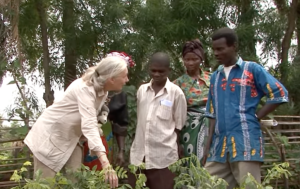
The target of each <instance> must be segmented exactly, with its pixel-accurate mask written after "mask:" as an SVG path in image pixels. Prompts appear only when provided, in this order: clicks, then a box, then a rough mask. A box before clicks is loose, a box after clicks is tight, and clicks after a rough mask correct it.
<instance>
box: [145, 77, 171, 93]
mask: <svg viewBox="0 0 300 189" xmlns="http://www.w3.org/2000/svg"><path fill="white" fill-rule="evenodd" d="M152 83H153V80H152V79H151V81H150V82H149V83H148V84H147V88H146V90H149V89H151V90H153V88H152ZM170 85H171V82H170V80H169V78H167V82H166V84H165V86H164V87H163V88H164V89H166V91H167V92H169V91H170V87H171V86H170Z"/></svg>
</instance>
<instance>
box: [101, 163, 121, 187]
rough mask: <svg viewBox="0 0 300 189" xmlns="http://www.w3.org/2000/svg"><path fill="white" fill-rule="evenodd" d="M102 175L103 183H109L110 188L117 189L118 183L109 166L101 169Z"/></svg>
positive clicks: (114, 173) (113, 171)
mask: <svg viewBox="0 0 300 189" xmlns="http://www.w3.org/2000/svg"><path fill="white" fill-rule="evenodd" d="M103 170H104V174H105V181H106V182H109V184H110V188H117V187H118V185H119V183H118V176H117V174H116V172H115V170H114V169H113V168H112V166H111V165H110V164H108V165H106V166H105V167H103Z"/></svg>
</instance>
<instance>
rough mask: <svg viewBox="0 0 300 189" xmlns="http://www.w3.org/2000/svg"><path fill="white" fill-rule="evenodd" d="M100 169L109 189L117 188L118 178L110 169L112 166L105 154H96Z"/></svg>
mask: <svg viewBox="0 0 300 189" xmlns="http://www.w3.org/2000/svg"><path fill="white" fill-rule="evenodd" d="M97 156H98V158H99V160H100V162H101V165H102V168H103V170H104V174H105V181H106V182H109V184H110V187H111V188H117V187H118V185H119V183H118V176H117V174H116V172H115V170H114V169H113V168H112V166H111V165H110V163H109V161H108V159H107V156H106V154H105V153H101V154H99V155H98V154H97Z"/></svg>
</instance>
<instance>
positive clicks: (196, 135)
mask: <svg viewBox="0 0 300 189" xmlns="http://www.w3.org/2000/svg"><path fill="white" fill-rule="evenodd" d="M182 59H183V62H184V66H185V68H186V73H185V74H184V75H182V76H181V77H179V78H178V79H176V80H175V81H174V83H175V84H176V85H178V86H179V87H180V88H181V89H182V91H183V92H184V94H185V97H186V101H187V108H188V109H187V111H188V112H187V121H186V124H185V126H184V128H183V129H182V130H181V137H180V143H181V145H182V147H183V152H184V155H185V156H190V155H191V154H192V153H193V154H195V155H197V157H198V159H199V160H201V159H202V157H203V151H204V147H205V144H204V143H205V141H206V138H207V136H208V119H207V118H205V117H204V112H205V105H206V102H207V95H208V91H209V79H210V76H209V73H207V72H205V71H204V70H202V69H201V68H200V66H201V64H202V62H203V60H204V50H203V46H202V43H201V42H200V41H199V40H198V39H195V40H192V41H188V42H186V43H185V44H184V46H183V49H182Z"/></svg>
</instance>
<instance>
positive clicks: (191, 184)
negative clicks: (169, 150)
mask: <svg viewBox="0 0 300 189" xmlns="http://www.w3.org/2000/svg"><path fill="white" fill-rule="evenodd" d="M288 167H289V163H281V164H273V168H272V169H270V170H268V173H267V175H266V177H265V179H264V181H263V183H262V184H260V183H258V182H257V181H256V180H255V179H254V177H253V176H252V175H251V174H249V173H248V175H247V176H246V177H245V178H244V180H243V182H242V183H241V186H240V188H241V189H245V188H254V189H272V188H273V187H272V186H270V185H269V184H270V181H271V180H274V179H278V178H281V177H282V176H285V177H286V178H289V177H290V176H291V173H290V172H289V171H288V170H287V169H288ZM169 169H170V170H171V171H172V172H174V173H177V175H178V176H177V177H176V178H175V187H174V188H178V189H182V188H187V189H200V188H205V189H226V188H227V185H228V184H227V183H226V181H225V180H223V179H221V178H217V177H216V176H211V175H210V174H209V173H208V171H207V170H206V169H205V168H203V167H201V164H200V162H199V161H198V158H197V157H196V156H195V155H192V156H191V157H189V158H184V159H180V160H178V161H177V162H175V163H174V164H172V165H171V166H170V167H169Z"/></svg>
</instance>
